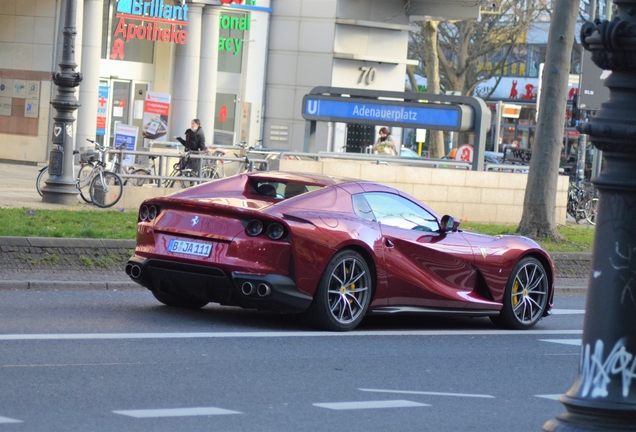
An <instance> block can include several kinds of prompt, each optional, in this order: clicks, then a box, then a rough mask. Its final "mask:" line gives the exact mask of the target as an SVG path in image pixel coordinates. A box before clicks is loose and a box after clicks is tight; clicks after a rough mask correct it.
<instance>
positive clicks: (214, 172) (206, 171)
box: [201, 165, 221, 180]
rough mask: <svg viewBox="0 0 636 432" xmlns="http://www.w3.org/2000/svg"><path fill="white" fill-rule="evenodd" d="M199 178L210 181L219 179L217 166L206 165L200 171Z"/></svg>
mask: <svg viewBox="0 0 636 432" xmlns="http://www.w3.org/2000/svg"><path fill="white" fill-rule="evenodd" d="M201 177H203V178H205V179H210V180H216V179H219V178H221V174H220V173H219V168H218V166H217V165H208V166H206V167H204V168H203V169H202V170H201Z"/></svg>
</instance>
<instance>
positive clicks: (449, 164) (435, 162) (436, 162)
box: [279, 151, 472, 170]
mask: <svg viewBox="0 0 636 432" xmlns="http://www.w3.org/2000/svg"><path fill="white" fill-rule="evenodd" d="M286 157H290V158H296V157H307V158H315V160H317V161H320V160H322V159H340V160H353V161H356V160H357V161H369V162H374V163H376V164H378V165H380V164H387V165H388V164H398V165H409V166H427V167H431V168H451V169H466V170H469V169H471V168H472V164H471V163H470V162H461V161H454V160H449V159H415V158H403V157H399V156H381V155H375V154H373V155H372V154H365V153H332V152H319V153H304V152H292V151H289V152H287V151H285V152H280V154H279V158H280V159H284V158H286Z"/></svg>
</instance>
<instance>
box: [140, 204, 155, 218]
mask: <svg viewBox="0 0 636 432" xmlns="http://www.w3.org/2000/svg"><path fill="white" fill-rule="evenodd" d="M158 214H159V209H158V208H157V207H155V206H153V205H151V206H147V205H145V204H144V205H142V206H141V207H140V208H139V220H140V221H142V222H151V221H152V220H154V219H155V218H156V217H157V215H158Z"/></svg>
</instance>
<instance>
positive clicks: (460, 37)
mask: <svg viewBox="0 0 636 432" xmlns="http://www.w3.org/2000/svg"><path fill="white" fill-rule="evenodd" d="M488 3H489V4H490V5H491V7H490V8H488V9H484V8H482V11H483V12H482V15H481V18H480V19H478V20H464V21H453V22H440V24H439V27H438V34H439V36H438V38H437V43H438V49H437V54H438V59H439V64H440V83H441V86H442V87H443V88H444V89H446V90H454V91H459V92H461V93H462V94H463V95H467V96H469V95H472V93H473V91H474V90H475V87H477V85H478V84H479V83H481V82H484V81H487V80H489V79H490V78H493V77H496V78H498V80H500V79H501V77H502V76H503V74H504V71H505V70H506V68H514V67H520V66H519V65H520V64H521V62H520V61H519V63H517V58H516V57H515V54H516V51H517V49H518V48H519V43H520V42H522V41H523V36H524V35H525V34H526V32H527V31H528V30H529V29H530V28H531V27H532V25H533V23H535V22H536V21H538V20H539V18H540V17H541V16H542V14H545V12H546V10H547V9H546V4H547V3H549V2H548V1H547V0H525V1H519V0H498V1H491V2H488ZM426 25H427V22H423V23H420V24H419V26H420V31H419V32H415V33H412V35H411V42H410V44H409V51H410V52H409V56H410V57H411V58H415V59H418V60H420V65H421V67H420V68H419V69H418V70H417V72H418V73H420V74H422V75H426V76H427V78H428V75H427V74H426V73H425V71H426V67H427V48H426V47H427V44H430V43H431V42H430V41H427V40H426V34H427V33H426ZM489 64H491V65H492V67H486V66H485V65H489ZM497 83H498V81H497ZM495 87H496V86H494V87H493V90H494V88H495ZM489 96H490V95H487V96H486V98H488V97H489Z"/></svg>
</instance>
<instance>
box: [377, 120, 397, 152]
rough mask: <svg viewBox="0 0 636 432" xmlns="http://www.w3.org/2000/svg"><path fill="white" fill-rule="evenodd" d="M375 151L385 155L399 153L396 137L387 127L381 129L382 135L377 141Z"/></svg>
mask: <svg viewBox="0 0 636 432" xmlns="http://www.w3.org/2000/svg"><path fill="white" fill-rule="evenodd" d="M373 151H374V153H375V152H377V153H378V154H383V155H392V156H395V155H397V151H396V142H395V138H393V136H392V135H391V132H389V130H388V129H387V128H385V127H383V128H381V129H380V137H379V138H378V140H377V141H376V142H375V145H374V146H373Z"/></svg>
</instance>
